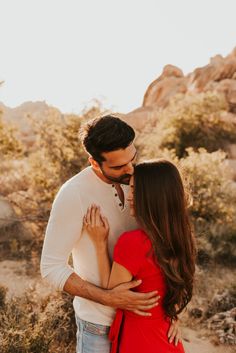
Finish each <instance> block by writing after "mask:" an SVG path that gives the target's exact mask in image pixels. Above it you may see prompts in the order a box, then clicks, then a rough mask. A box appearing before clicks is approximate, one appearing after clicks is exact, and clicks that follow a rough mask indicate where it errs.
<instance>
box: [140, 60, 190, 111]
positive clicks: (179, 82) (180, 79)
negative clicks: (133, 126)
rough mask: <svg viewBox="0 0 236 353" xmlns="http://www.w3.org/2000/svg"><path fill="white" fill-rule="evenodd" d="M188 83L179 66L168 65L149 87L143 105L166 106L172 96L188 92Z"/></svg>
mask: <svg viewBox="0 0 236 353" xmlns="http://www.w3.org/2000/svg"><path fill="white" fill-rule="evenodd" d="M187 84H188V79H187V78H186V77H184V75H183V72H182V71H181V70H180V69H179V68H178V67H175V66H172V65H166V66H165V67H164V69H163V72H162V74H161V76H160V77H158V78H157V79H156V80H155V81H153V82H152V83H151V85H150V86H149V87H148V89H147V91H146V93H145V95H144V99H143V107H150V106H151V107H162V108H164V107H166V106H167V105H168V103H169V100H170V99H171V97H173V96H175V95H176V94H178V93H186V92H187Z"/></svg>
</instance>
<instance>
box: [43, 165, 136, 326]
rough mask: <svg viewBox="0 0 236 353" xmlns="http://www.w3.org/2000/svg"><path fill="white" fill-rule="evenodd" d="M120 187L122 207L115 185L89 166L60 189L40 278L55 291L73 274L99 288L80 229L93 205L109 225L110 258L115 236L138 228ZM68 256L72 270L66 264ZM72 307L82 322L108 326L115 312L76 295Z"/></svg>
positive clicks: (89, 246)
mask: <svg viewBox="0 0 236 353" xmlns="http://www.w3.org/2000/svg"><path fill="white" fill-rule="evenodd" d="M121 187H122V189H123V191H124V197H125V203H124V207H123V205H122V203H121V201H120V199H119V196H118V194H117V191H116V188H115V185H114V184H107V183H105V182H104V181H102V180H101V179H100V178H99V177H98V176H97V175H96V174H95V172H94V171H93V169H92V167H87V168H85V169H84V170H83V171H81V172H80V173H78V174H77V175H75V176H74V177H72V178H71V179H69V180H68V181H67V182H66V183H65V184H64V185H63V186H62V187H61V189H60V190H59V192H58V194H57V195H56V198H55V200H54V202H53V205H52V210H51V214H50V218H49V221H48V225H47V229H46V235H45V239H44V245H43V250H42V256H41V264H40V267H41V274H42V277H43V278H46V279H47V280H48V281H49V282H50V283H52V284H53V285H54V286H55V287H56V288H58V289H60V290H63V287H64V285H65V282H66V281H67V279H68V277H69V276H70V275H71V274H72V273H73V272H75V273H77V274H78V275H79V276H80V277H81V278H83V279H84V280H86V281H89V282H91V283H94V284H95V285H97V286H99V285H100V277H99V272H98V264H97V257H96V252H95V247H94V245H93V243H92V241H91V240H90V238H89V236H88V234H87V233H86V231H85V230H83V229H82V224H83V216H84V215H85V213H86V212H87V209H88V207H89V206H91V204H92V203H94V204H96V205H99V206H100V207H101V212H102V214H103V215H104V216H105V217H107V219H108V221H109V225H110V233H109V238H108V248H109V254H110V257H111V259H112V255H113V249H114V245H115V243H116V241H117V239H118V237H119V236H120V235H121V234H122V233H123V232H125V231H129V230H133V229H135V228H136V227H137V224H136V222H135V219H134V218H133V217H131V216H130V212H129V206H128V203H127V200H126V198H127V192H128V186H126V185H121ZM71 253H72V259H73V267H74V268H72V267H70V266H69V264H68V259H69V256H70V254H71ZM73 305H74V309H75V313H76V314H77V315H78V316H79V317H80V318H81V319H82V320H85V321H89V322H92V323H96V324H101V325H107V326H109V325H111V323H112V320H113V317H114V314H115V311H114V309H112V308H111V307H108V306H104V305H102V304H99V303H96V302H93V301H91V300H88V299H84V298H81V297H78V296H75V298H74V301H73Z"/></svg>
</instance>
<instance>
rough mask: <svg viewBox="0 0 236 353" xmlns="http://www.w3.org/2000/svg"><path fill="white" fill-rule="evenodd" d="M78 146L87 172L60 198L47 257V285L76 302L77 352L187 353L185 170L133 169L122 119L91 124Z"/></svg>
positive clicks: (189, 272) (160, 165) (189, 264)
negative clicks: (183, 328) (182, 317)
mask: <svg viewBox="0 0 236 353" xmlns="http://www.w3.org/2000/svg"><path fill="white" fill-rule="evenodd" d="M80 138H81V141H82V144H83V146H84V148H85V150H86V152H87V153H88V155H89V162H90V166H89V167H87V168H85V169H84V170H83V171H81V172H80V173H78V174H77V175H75V176H74V177H73V178H71V179H70V180H68V181H67V182H66V183H65V184H64V185H63V186H62V187H61V189H60V191H59V193H58V194H57V196H56V198H55V200H54V203H53V206H52V210H51V215H50V218H49V222H48V226H47V230H46V236H45V241H44V246H43V251H42V258H41V273H42V276H43V277H44V278H46V279H47V280H48V281H49V282H51V283H52V284H53V285H55V286H56V287H57V288H58V289H60V290H64V291H66V292H68V293H70V294H71V295H73V296H74V302H73V305H74V310H75V318H76V323H77V347H76V352H77V353H96V352H97V353H109V352H112V353H115V352H116V353H118V352H119V353H172V352H173V353H174V352H176V353H181V352H184V349H183V346H182V343H181V340H180V333H179V327H178V314H179V313H180V312H181V311H182V310H183V309H184V308H185V307H186V305H187V304H188V302H189V301H190V299H191V296H192V289H193V277H194V270H195V242H194V237H193V234H192V231H191V227H190V223H189V216H188V212H187V205H186V196H185V191H184V187H183V183H182V180H181V177H180V174H179V171H178V169H177V168H176V166H175V165H174V164H172V163H171V162H169V161H167V160H163V159H160V160H152V161H146V162H143V163H139V164H136V163H135V160H136V154H137V152H136V149H135V146H134V143H133V142H134V138H135V133H134V130H133V129H132V127H131V126H129V125H128V124H126V123H125V122H124V121H122V120H120V119H119V118H117V117H115V116H111V115H107V116H103V117H100V118H97V119H93V120H91V121H89V122H87V123H86V124H84V125H83V126H82V128H81V131H80ZM71 253H72V258H73V268H72V267H70V266H69V264H68V260H69V256H70V254H71Z"/></svg>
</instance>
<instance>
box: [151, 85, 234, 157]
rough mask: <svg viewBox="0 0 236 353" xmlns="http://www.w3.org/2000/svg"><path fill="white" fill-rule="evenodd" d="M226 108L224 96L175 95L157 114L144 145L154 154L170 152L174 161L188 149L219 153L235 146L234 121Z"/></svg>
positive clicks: (211, 93) (210, 93)
mask: <svg viewBox="0 0 236 353" xmlns="http://www.w3.org/2000/svg"><path fill="white" fill-rule="evenodd" d="M227 108H228V106H227V103H226V100H225V98H224V96H222V95H219V94H216V93H214V92H205V93H199V94H186V95H178V96H176V97H175V98H174V99H173V100H172V101H171V102H170V104H169V105H168V107H167V108H165V109H163V110H162V111H161V112H160V113H159V114H158V120H157V123H156V127H154V128H153V127H152V128H151V130H149V131H148V135H149V136H148V139H147V140H146V143H147V145H148V147H149V148H150V149H151V150H153V149H155V151H157V150H158V149H159V150H160V149H163V148H167V149H174V150H175V152H176V155H177V156H178V157H182V156H184V155H185V154H186V148H188V147H193V148H194V149H197V148H200V147H204V148H205V149H206V150H207V151H209V152H212V151H216V150H218V149H222V148H224V147H225V145H226V144H227V143H230V142H236V122H235V118H233V117H232V115H230V114H228V113H227Z"/></svg>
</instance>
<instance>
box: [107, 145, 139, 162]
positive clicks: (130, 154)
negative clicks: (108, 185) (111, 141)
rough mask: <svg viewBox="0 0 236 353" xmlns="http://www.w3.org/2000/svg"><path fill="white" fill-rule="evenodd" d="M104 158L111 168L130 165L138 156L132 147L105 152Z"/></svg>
mask: <svg viewBox="0 0 236 353" xmlns="http://www.w3.org/2000/svg"><path fill="white" fill-rule="evenodd" d="M102 155H103V157H104V158H105V159H106V160H105V163H106V164H107V165H108V166H109V167H113V166H114V167H116V166H121V165H125V164H127V163H129V162H130V161H131V160H132V159H133V158H134V157H135V155H136V148H135V147H134V145H133V144H132V145H130V146H128V147H126V148H125V149H119V150H116V151H111V152H103V153H102Z"/></svg>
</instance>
